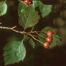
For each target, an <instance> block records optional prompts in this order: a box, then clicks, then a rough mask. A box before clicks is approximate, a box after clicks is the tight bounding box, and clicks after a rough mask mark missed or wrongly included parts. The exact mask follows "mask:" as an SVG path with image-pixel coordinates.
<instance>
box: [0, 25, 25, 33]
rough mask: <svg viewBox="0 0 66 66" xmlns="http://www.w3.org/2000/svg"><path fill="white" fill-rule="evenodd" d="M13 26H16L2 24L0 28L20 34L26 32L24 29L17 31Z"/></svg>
mask: <svg viewBox="0 0 66 66" xmlns="http://www.w3.org/2000/svg"><path fill="white" fill-rule="evenodd" d="M15 28H16V26H14V27H3V26H0V29H4V30H11V31H13V32H16V33H20V34H26V32H24V31H18V30H16V29H15Z"/></svg>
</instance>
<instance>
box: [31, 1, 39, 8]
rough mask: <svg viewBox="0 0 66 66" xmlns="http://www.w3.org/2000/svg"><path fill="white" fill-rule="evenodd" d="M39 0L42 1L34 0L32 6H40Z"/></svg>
mask: <svg viewBox="0 0 66 66" xmlns="http://www.w3.org/2000/svg"><path fill="white" fill-rule="evenodd" d="M39 2H40V0H32V6H33V7H34V8H36V7H39Z"/></svg>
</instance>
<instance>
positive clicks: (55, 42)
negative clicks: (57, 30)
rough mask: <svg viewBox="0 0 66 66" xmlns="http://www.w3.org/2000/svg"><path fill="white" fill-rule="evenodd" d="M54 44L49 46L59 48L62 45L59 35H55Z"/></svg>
mask: <svg viewBox="0 0 66 66" xmlns="http://www.w3.org/2000/svg"><path fill="white" fill-rule="evenodd" d="M52 38H53V42H52V43H51V44H50V45H49V46H50V47H51V48H53V47H56V46H59V45H60V41H61V37H60V36H59V35H57V34H54V35H53V37H52Z"/></svg>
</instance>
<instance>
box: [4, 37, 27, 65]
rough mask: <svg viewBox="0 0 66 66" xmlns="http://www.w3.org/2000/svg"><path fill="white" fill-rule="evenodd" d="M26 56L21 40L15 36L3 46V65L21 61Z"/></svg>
mask: <svg viewBox="0 0 66 66" xmlns="http://www.w3.org/2000/svg"><path fill="white" fill-rule="evenodd" d="M25 56H26V49H25V46H24V44H23V40H22V41H18V40H17V39H16V38H13V39H10V41H9V42H8V43H7V44H6V45H5V47H4V63H5V65H9V64H14V63H18V62H20V61H23V60H24V58H25Z"/></svg>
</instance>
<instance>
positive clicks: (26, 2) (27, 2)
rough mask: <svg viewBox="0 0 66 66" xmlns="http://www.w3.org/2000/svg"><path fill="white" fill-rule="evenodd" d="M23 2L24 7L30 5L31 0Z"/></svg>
mask: <svg viewBox="0 0 66 66" xmlns="http://www.w3.org/2000/svg"><path fill="white" fill-rule="evenodd" d="M23 2H24V4H25V5H30V4H31V2H32V1H31V0H23Z"/></svg>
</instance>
